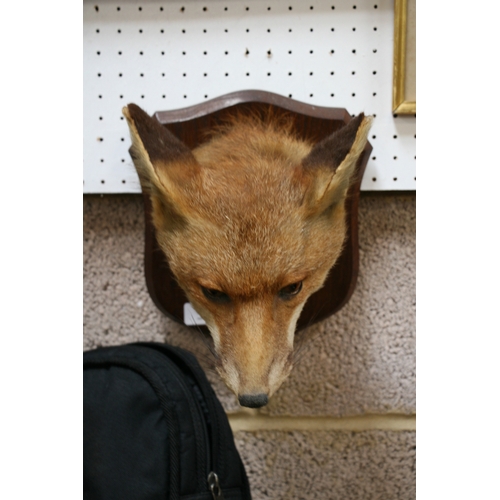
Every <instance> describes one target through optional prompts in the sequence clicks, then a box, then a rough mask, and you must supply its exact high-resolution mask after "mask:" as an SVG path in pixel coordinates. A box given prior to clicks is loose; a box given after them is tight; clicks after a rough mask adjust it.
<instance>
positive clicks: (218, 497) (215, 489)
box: [207, 471, 224, 500]
mask: <svg viewBox="0 0 500 500" xmlns="http://www.w3.org/2000/svg"><path fill="white" fill-rule="evenodd" d="M207 482H208V487H209V488H210V492H211V493H212V497H213V499H214V500H224V495H223V494H222V488H221V487H220V485H219V477H218V476H217V474H216V473H215V472H213V471H212V472H210V474H209V475H208V478H207Z"/></svg>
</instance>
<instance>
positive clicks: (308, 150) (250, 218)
mask: <svg viewBox="0 0 500 500" xmlns="http://www.w3.org/2000/svg"><path fill="white" fill-rule="evenodd" d="M135 108H137V107H136V106H135V107H134V108H132V107H131V106H129V108H128V109H127V108H125V110H124V114H125V116H126V117H127V119H128V122H129V125H130V128H131V135H132V139H133V146H132V156H133V158H134V163H135V164H136V167H137V170H138V172H139V175H140V176H141V183H142V185H143V186H150V193H151V198H152V202H153V222H154V225H155V228H156V232H157V238H158V242H159V244H160V246H161V248H162V249H163V250H164V252H165V254H166V255H167V257H168V259H169V264H170V267H171V269H172V271H173V273H174V274H175V276H176V277H177V279H178V281H179V284H180V285H181V286H182V288H183V289H184V290H185V291H186V294H187V295H188V297H189V299H190V301H191V302H192V303H193V305H194V306H195V308H196V309H197V310H198V312H199V313H200V314H201V315H202V316H203V317H204V319H205V321H206V322H207V325H208V326H209V328H210V330H211V333H212V336H213V338H214V344H215V349H216V351H217V354H218V356H219V359H220V366H219V371H220V373H221V375H222V377H223V378H224V380H225V381H226V383H227V384H228V385H229V387H230V388H231V389H233V390H234V391H235V393H236V394H238V395H242V394H266V395H271V394H272V393H273V392H274V391H275V390H276V389H277V388H278V387H279V385H281V383H282V382H283V380H284V379H285V378H286V376H287V375H288V373H289V371H290V369H291V366H292V353H293V330H294V328H295V323H296V321H297V318H298V315H299V313H300V310H301V308H302V306H303V304H304V303H305V301H306V299H307V297H309V296H310V295H311V294H312V293H313V292H314V291H316V290H317V289H318V288H320V287H321V286H322V285H323V282H324V280H325V278H326V275H327V273H328V271H329V269H330V268H331V267H332V265H333V264H334V263H335V261H336V260H337V258H338V256H339V254H340V251H341V249H342V244H343V241H344V237H345V222H344V218H345V213H344V203H343V202H344V198H345V194H346V190H347V188H348V186H349V182H350V178H351V175H352V172H353V170H354V164H355V162H356V160H357V158H358V156H359V154H360V153H361V151H362V149H363V147H364V145H365V143H366V134H367V132H368V128H369V125H370V119H367V118H365V117H364V116H363V115H360V116H359V117H357V118H356V119H354V120H352V121H351V122H350V123H349V124H348V125H347V126H346V127H344V128H343V129H341V130H340V131H339V132H337V134H336V135H335V134H334V135H332V136H331V137H330V138H328V139H327V140H325V141H323V142H322V143H320V144H319V145H318V146H316V147H314V148H313V147H312V145H311V144H307V143H305V142H303V141H301V140H298V139H296V138H295V137H294V136H293V135H292V133H291V131H290V130H286V129H283V128H282V127H281V128H280V127H279V125H278V124H277V123H275V122H273V120H270V121H267V122H261V121H259V120H257V119H256V118H255V117H254V118H249V117H245V118H244V119H241V118H240V119H236V120H234V122H233V123H232V124H231V125H230V126H227V127H225V128H223V129H222V130H219V131H218V133H217V134H216V135H215V136H214V137H213V138H212V139H211V140H209V141H208V142H206V143H204V144H203V145H201V146H200V147H199V148H197V149H195V150H194V151H192V153H191V152H190V151H189V150H188V149H187V148H185V146H184V147H182V146H183V145H182V143H180V144H181V146H179V144H178V143H179V142H180V141H178V140H177V139H175V138H173V139H175V140H172V137H173V136H172V135H171V134H170V133H169V134H167V135H165V134H163V132H161V131H158V140H157V141H156V142H155V136H154V130H157V126H156V125H155V126H154V127H153V125H151V124H147V119H146V118H145V116H146V117H147V115H145V113H144V114H141V113H139V112H138V111H137V109H139V108H137V109H135ZM144 115H145V116H144ZM148 118H149V117H148ZM150 120H151V121H153V120H152V119H150ZM139 121H140V123H138V122H139ZM144 121H145V122H146V125H144V123H143V122H144ZM155 127H156V129H155ZM141 130H142V131H143V130H146V132H145V133H144V132H143V135H141ZM151 131H153V132H151ZM143 136H144V137H143ZM176 141H177V142H176ZM152 142H153V143H154V144H151V143H152ZM162 148H163V154H161V150H162ZM150 151H151V154H150ZM328 151H331V154H328ZM297 282H302V283H303V285H302V290H301V291H300V293H298V294H297V295H296V296H294V297H291V298H289V299H288V300H284V299H283V298H282V296H281V295H280V290H282V289H283V288H284V287H286V286H288V285H290V284H293V283H297ZM202 287H205V288H207V289H215V290H219V291H221V292H224V293H225V294H227V296H228V297H229V298H230V300H229V301H228V302H226V303H215V302H214V301H213V300H210V299H208V298H207V297H206V296H205V295H204V293H203V291H202Z"/></svg>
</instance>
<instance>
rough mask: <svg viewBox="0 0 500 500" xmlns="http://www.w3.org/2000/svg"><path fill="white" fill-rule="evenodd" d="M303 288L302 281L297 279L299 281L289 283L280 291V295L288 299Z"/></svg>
mask: <svg viewBox="0 0 500 500" xmlns="http://www.w3.org/2000/svg"><path fill="white" fill-rule="evenodd" d="M301 290H302V281H297V283H292V284H291V285H287V286H285V287H284V288H282V289H281V290H280V291H279V296H280V297H281V298H282V299H284V300H288V299H291V298H292V297H294V296H295V295H297V294H298V293H299V292H300V291H301Z"/></svg>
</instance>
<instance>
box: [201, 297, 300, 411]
mask: <svg viewBox="0 0 500 500" xmlns="http://www.w3.org/2000/svg"><path fill="white" fill-rule="evenodd" d="M261 302H263V303H261V304H258V305H255V304H253V305H248V304H243V305H242V304H239V303H238V300H237V299H236V300H232V303H230V304H228V307H227V308H226V310H225V313H224V314H220V311H219V310H218V308H217V307H211V311H210V312H208V311H205V317H206V318H207V319H208V321H207V324H208V325H209V328H210V332H211V335H212V338H213V341H214V347H215V352H216V354H217V357H218V363H217V371H218V372H219V374H220V376H221V378H222V379H223V380H224V382H225V383H226V385H227V386H228V387H229V388H230V389H231V390H232V391H233V392H234V394H235V395H236V396H237V398H238V401H239V403H240V405H241V406H247V407H250V408H259V407H261V406H264V405H266V404H267V403H268V401H269V398H270V397H271V396H272V395H273V394H274V393H275V392H276V390H277V389H278V388H279V387H280V386H281V384H282V383H283V381H284V380H285V379H286V377H287V376H288V375H289V373H290V371H291V369H292V365H293V332H294V330H295V322H296V320H295V316H297V315H296V314H295V315H294V314H293V312H292V313H290V312H289V311H286V312H289V314H290V317H289V318H284V321H283V322H282V323H281V324H280V323H279V322H277V321H276V319H278V320H279V319H280V318H279V316H280V313H281V314H283V311H279V310H278V309H279V306H280V305H281V304H276V303H273V302H272V301H265V300H263V301H261ZM266 302H268V303H267V304H266ZM207 306H208V307H210V306H211V304H205V305H204V306H201V309H205V308H207ZM299 307H300V306H299ZM273 317H274V319H273ZM228 318H229V321H228ZM290 332H291V335H290Z"/></svg>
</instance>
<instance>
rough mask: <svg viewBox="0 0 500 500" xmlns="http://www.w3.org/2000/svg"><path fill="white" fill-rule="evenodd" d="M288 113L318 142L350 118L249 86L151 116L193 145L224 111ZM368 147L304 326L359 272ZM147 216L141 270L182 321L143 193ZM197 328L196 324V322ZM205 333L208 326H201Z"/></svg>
mask: <svg viewBox="0 0 500 500" xmlns="http://www.w3.org/2000/svg"><path fill="white" fill-rule="evenodd" d="M269 107H272V108H273V112H275V113H278V114H279V113H287V114H288V115H289V116H291V117H293V119H294V127H295V131H296V133H297V134H298V135H299V136H300V137H303V138H305V139H308V140H311V141H313V142H319V141H320V140H321V139H323V138H324V137H326V136H328V135H329V134H331V133H332V132H334V131H335V130H337V129H338V128H340V127H341V126H343V125H344V124H345V123H347V122H348V121H349V120H350V119H351V115H350V114H349V113H348V112H347V111H346V110H345V109H343V108H325V107H320V106H313V105H310V104H305V103H302V102H298V101H294V100H292V99H289V98H287V97H283V96H280V95H277V94H272V93H270V92H263V91H259V90H247V91H241V92H234V93H232V94H227V95H225V96H221V97H218V98H216V99H212V100H210V101H207V102H204V103H202V104H198V105H195V106H190V107H188V108H184V109H178V110H174V111H158V112H156V113H155V114H154V116H155V118H156V119H157V120H158V121H159V122H160V123H161V124H163V125H164V126H166V127H167V128H168V129H169V130H170V131H171V132H172V133H173V134H175V135H176V137H178V138H179V139H180V140H181V141H183V142H184V144H186V145H187V146H188V147H190V148H191V149H193V148H195V147H196V146H198V145H199V144H201V143H202V142H203V141H204V140H205V137H206V132H207V131H209V130H211V129H212V128H213V127H214V126H217V125H219V124H220V123H221V122H222V121H223V120H224V119H225V118H226V117H227V116H228V114H232V113H234V111H235V110H238V112H249V113H266V112H267V111H268V110H269ZM371 150H372V147H371V145H370V144H369V143H367V145H366V147H365V150H364V152H363V154H362V155H361V157H360V159H359V161H358V164H357V170H356V181H355V182H354V183H353V184H352V186H351V188H350V191H349V195H348V198H347V201H346V209H347V228H348V229H347V240H346V244H345V246H344V250H343V252H342V254H341V256H340V258H339V260H338V261H337V263H336V264H335V266H334V267H333V269H332V270H331V271H330V274H329V276H328V278H327V280H326V282H325V285H324V286H323V288H322V289H321V290H318V291H317V292H316V293H315V294H313V295H311V297H309V300H308V301H307V303H306V305H305V307H304V309H303V311H302V314H301V316H300V318H299V320H298V323H297V328H298V329H299V330H300V329H303V328H305V327H307V326H309V325H312V324H313V323H315V322H317V321H320V320H323V319H325V318H327V317H328V316H331V315H332V314H334V313H336V312H337V311H338V310H339V309H340V308H341V307H342V306H343V305H344V304H345V303H346V302H347V301H348V300H349V298H350V297H351V295H352V293H353V291H354V287H355V285H356V279H357V276H358V263H359V251H358V204H359V190H360V185H361V179H362V177H363V173H364V170H365V167H366V163H367V161H368V158H369V156H370V153H371ZM143 198H144V205H145V218H146V244H145V273H146V283H147V287H148V290H149V293H150V295H151V298H152V299H153V301H154V303H155V304H156V306H157V307H158V308H159V309H160V310H161V311H162V312H163V313H164V314H165V315H167V316H168V317H169V318H171V319H173V320H174V321H177V322H179V323H182V324H184V320H183V317H184V309H183V308H184V303H185V302H187V301H188V300H187V298H186V296H185V294H184V292H183V290H182V289H181V288H180V287H179V285H178V284H177V282H176V280H175V278H174V276H173V274H172V271H171V270H170V267H169V265H168V262H167V259H166V258H165V256H164V254H163V252H162V251H161V250H160V248H159V246H158V243H157V241H156V236H155V230H154V227H153V224H152V220H151V202H150V200H149V197H148V196H144V197H143ZM196 328H200V327H196ZM201 329H202V330H204V331H205V333H206V328H205V327H201Z"/></svg>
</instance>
